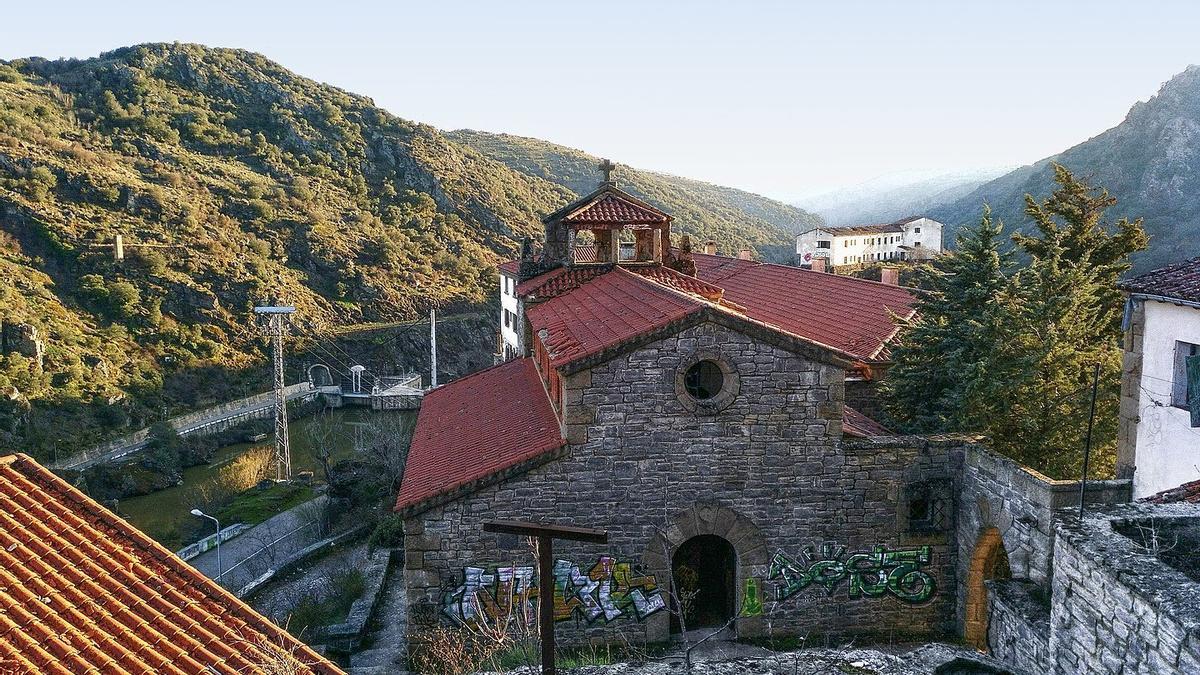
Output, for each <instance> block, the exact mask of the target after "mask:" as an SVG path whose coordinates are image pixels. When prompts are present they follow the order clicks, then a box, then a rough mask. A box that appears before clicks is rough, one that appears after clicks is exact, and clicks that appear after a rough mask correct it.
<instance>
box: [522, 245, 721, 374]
mask: <svg viewBox="0 0 1200 675" xmlns="http://www.w3.org/2000/svg"><path fill="white" fill-rule="evenodd" d="M704 306H705V304H704V303H703V301H701V300H700V299H699V298H693V297H690V296H687V295H684V294H682V293H677V292H674V291H671V290H668V289H667V288H664V287H662V286H660V285H658V284H655V283H652V282H649V281H646V280H645V279H642V278H641V277H639V276H638V275H636V274H634V273H632V272H630V271H628V270H626V269H623V268H620V267H615V268H613V269H612V270H611V271H609V272H608V273H606V274H602V275H600V276H598V277H596V278H595V279H592V280H591V281H588V282H587V283H584V284H581V285H580V286H579V287H578V288H576V289H574V290H572V291H571V292H569V293H564V294H562V295H559V296H556V297H554V298H552V299H550V300H547V301H546V302H541V303H537V304H534V305H530V306H528V307H527V308H526V310H525V315H526V316H527V317H528V318H529V325H530V327H531V328H532V329H533V333H534V334H535V335H536V336H538V338H539V339H540V340H541V342H542V345H543V346H544V347H545V348H546V351H547V352H548V353H549V355H550V364H551V365H552V366H553V367H555V368H557V367H559V366H562V365H564V364H567V363H570V362H572V361H575V360H577V359H581V358H584V357H586V356H591V355H593V354H597V353H599V352H601V351H604V350H605V349H608V348H610V347H615V346H617V345H619V344H621V343H623V342H625V341H627V340H630V339H632V338H635V337H637V336H639V335H642V334H643V333H646V332H648V331H651V330H654V329H656V328H661V327H663V326H666V325H667V324H669V323H671V322H672V321H678V320H680V319H683V318H684V317H686V316H688V315H689V314H691V313H693V312H695V311H698V310H700V309H702V308H704ZM543 331H545V332H544V333H543Z"/></svg>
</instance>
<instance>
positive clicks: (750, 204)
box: [448, 129, 822, 262]
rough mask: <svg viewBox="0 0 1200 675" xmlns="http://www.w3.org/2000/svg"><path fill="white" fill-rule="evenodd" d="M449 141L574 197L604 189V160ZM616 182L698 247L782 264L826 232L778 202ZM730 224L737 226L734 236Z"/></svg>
mask: <svg viewBox="0 0 1200 675" xmlns="http://www.w3.org/2000/svg"><path fill="white" fill-rule="evenodd" d="M448 135H449V137H450V138H451V139H453V140H455V141H458V142H460V143H462V144H463V145H466V146H469V147H471V148H474V149H475V150H477V151H479V152H480V153H481V154H483V155H484V156H486V157H490V158H492V159H496V160H499V161H501V162H503V163H504V164H505V165H506V166H508V167H509V168H510V169H512V170H514V171H518V172H520V173H522V174H524V175H526V176H530V177H533V178H537V179H542V180H547V181H550V182H552V183H555V184H557V185H560V186H562V187H564V188H566V189H568V190H570V191H571V192H572V193H574V194H578V195H585V194H587V193H589V192H591V191H592V190H594V189H596V176H597V171H596V166H597V164H598V163H599V162H600V158H599V157H595V156H592V155H589V154H587V153H585V152H583V151H581V150H576V149H574V148H568V147H565V146H561V145H555V144H554V143H548V142H546V141H542V140H538V139H536V138H525V137H522V136H512V135H509V134H495V133H488V132H484V131H474V130H468V129H461V130H458V131H452V132H450V133H449V134H448ZM614 177H615V178H616V179H617V180H618V182H619V183H620V186H621V188H622V189H624V190H628V191H629V192H630V193H632V194H634V195H636V196H638V197H640V198H642V199H645V200H647V201H650V202H651V203H653V204H656V205H658V206H660V207H662V208H663V209H664V210H666V211H667V212H668V213H670V214H672V215H674V216H675V226H676V229H677V230H678V231H681V232H685V233H687V234H690V235H692V237H693V239H695V240H696V244H697V245H699V243H700V242H703V241H706V240H708V239H715V240H717V242H718V244H719V245H720V246H721V249H722V251H726V252H734V251H737V250H739V249H742V248H751V249H756V250H758V252H759V254H760V255H763V256H764V257H768V258H771V259H774V260H776V261H778V262H790V261H791V259H792V258H793V257H794V256H795V235H796V234H797V233H799V232H803V231H805V230H808V229H811V228H813V227H816V226H818V225H820V224H822V220H821V219H820V217H818V216H816V215H814V214H812V213H809V212H807V211H804V210H803V209H800V208H797V207H795V206H791V205H788V204H784V203H783V202H779V201H776V200H774V199H768V198H767V197H763V196H760V195H756V194H752V193H749V192H744V191H742V190H736V189H734V188H728V187H722V186H720V185H713V184H711V183H705V182H702V181H698V180H692V179H690V178H680V177H678V176H671V175H667V174H662V173H655V172H652V171H639V170H637V169H633V168H631V167H627V166H621V167H619V168H618V169H617V171H616V173H615V175H614ZM730 223H737V227H736V229H735V228H731V227H730Z"/></svg>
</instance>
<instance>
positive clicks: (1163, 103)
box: [930, 65, 1200, 272]
mask: <svg viewBox="0 0 1200 675" xmlns="http://www.w3.org/2000/svg"><path fill="white" fill-rule="evenodd" d="M1054 163H1059V164H1062V165H1063V166H1065V167H1067V168H1068V169H1070V170H1071V171H1072V172H1074V173H1075V174H1076V175H1078V176H1080V177H1084V178H1086V179H1087V180H1088V182H1089V183H1091V184H1092V185H1096V186H1099V187H1103V188H1105V189H1107V190H1108V191H1109V192H1110V193H1111V194H1112V195H1113V196H1114V197H1116V198H1117V199H1118V202H1117V204H1116V206H1115V207H1113V208H1112V209H1111V210H1110V211H1109V213H1108V218H1109V219H1110V220H1116V219H1119V218H1121V217H1129V218H1138V217H1143V218H1144V219H1145V222H1144V226H1145V228H1146V232H1147V233H1148V234H1149V235H1150V248H1149V249H1148V250H1147V251H1144V252H1141V253H1138V254H1135V255H1134V257H1133V261H1134V271H1135V272H1139V271H1145V270H1148V269H1151V268H1154V267H1159V266H1162V265H1165V264H1168V263H1170V262H1172V261H1175V260H1180V259H1183V258H1187V257H1192V256H1194V255H1196V254H1197V253H1200V244H1198V243H1196V242H1197V238H1198V237H1200V196H1198V195H1200V66H1197V65H1189V66H1188V67H1187V68H1186V69H1185V70H1184V71H1182V72H1180V73H1178V74H1176V75H1175V76H1173V77H1172V78H1171V79H1169V80H1168V81H1167V82H1165V83H1163V85H1162V86H1161V87H1160V88H1159V90H1158V92H1157V93H1156V94H1155V95H1154V96H1153V97H1151V98H1150V99H1149V100H1147V101H1138V102H1136V103H1134V104H1133V105H1132V106H1131V107H1130V109H1129V112H1128V113H1126V115H1125V118H1124V119H1123V120H1122V121H1121V122H1120V123H1119V124H1117V125H1116V126H1114V127H1112V128H1110V129H1107V130H1105V131H1103V132H1101V133H1099V134H1096V135H1094V136H1092V137H1091V138H1088V139H1087V140H1085V141H1082V142H1080V143H1077V144H1076V145H1073V146H1071V147H1070V148H1067V149H1066V150H1063V151H1062V152H1060V153H1058V154H1056V155H1052V156H1050V157H1046V158H1043V159H1040V160H1038V161H1036V162H1033V163H1032V164H1029V165H1027V166H1023V167H1020V168H1018V169H1015V170H1013V171H1012V172H1010V173H1007V174H1005V175H1003V176H1001V177H999V178H996V179H994V180H992V181H989V182H987V183H985V184H983V185H981V186H979V187H978V188H976V189H975V190H974V191H972V192H971V193H969V194H967V195H965V196H963V197H961V198H959V199H957V200H955V201H954V202H952V203H950V204H947V205H945V206H942V207H938V208H935V209H933V210H932V212H931V213H930V215H931V216H932V217H934V218H937V219H938V220H941V221H942V222H945V223H947V224H948V225H950V226H951V227H950V228H948V233H947V234H948V238H947V241H951V240H952V236H953V235H952V232H953V230H954V229H956V228H958V227H961V226H963V225H965V224H969V223H972V222H975V221H977V220H978V218H979V215H980V212H981V209H982V206H983V204H984V203H987V204H989V205H990V206H991V207H992V215H993V217H997V218H1000V219H1001V220H1003V221H1004V223H1005V225H1006V229H1007V231H1008V232H1013V231H1021V230H1023V229H1024V228H1025V227H1027V226H1028V222H1027V219H1026V218H1025V215H1024V196H1025V194H1030V195H1032V196H1033V197H1034V198H1035V199H1039V200H1040V199H1044V198H1045V197H1047V196H1048V195H1049V193H1050V192H1051V191H1052V190H1053V181H1052V178H1051V176H1052V164H1054Z"/></svg>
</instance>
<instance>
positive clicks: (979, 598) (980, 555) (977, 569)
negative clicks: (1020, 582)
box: [963, 527, 1012, 651]
mask: <svg viewBox="0 0 1200 675" xmlns="http://www.w3.org/2000/svg"><path fill="white" fill-rule="evenodd" d="M1011 576H1012V571H1011V570H1010V569H1009V565H1008V551H1007V550H1006V549H1005V548H1004V537H1003V536H1001V534H1000V529H999V528H996V527H989V528H986V529H985V530H984V531H983V532H981V533H980V535H979V540H978V541H977V542H976V543H975V552H974V553H972V554H971V563H970V565H969V566H968V567H967V599H966V604H965V619H964V621H963V638H964V639H965V640H966V642H967V644H969V645H971V646H972V647H974V648H976V649H978V650H979V651H987V634H988V599H987V585H986V584H985V583H984V582H985V581H988V580H989V579H1007V578H1009V577H1011Z"/></svg>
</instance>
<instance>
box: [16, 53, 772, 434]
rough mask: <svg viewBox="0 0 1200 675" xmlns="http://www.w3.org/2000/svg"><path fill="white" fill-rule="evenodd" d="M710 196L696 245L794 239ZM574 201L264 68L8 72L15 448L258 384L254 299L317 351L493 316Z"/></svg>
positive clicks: (225, 64) (696, 218) (248, 58)
mask: <svg viewBox="0 0 1200 675" xmlns="http://www.w3.org/2000/svg"><path fill="white" fill-rule="evenodd" d="M593 175H594V173H593ZM582 179H583V177H582V176H581V177H580V180H582ZM702 185H703V184H696V187H694V188H693V190H694V194H693V196H692V198H691V202H692V203H693V204H694V205H695V209H696V210H695V211H689V212H688V213H680V214H678V215H679V216H680V219H679V225H680V227H679V230H680V231H681V232H688V231H689V230H690V231H693V232H696V233H698V234H702V236H706V237H707V236H714V237H716V238H718V239H719V240H721V241H723V242H724V244H725V245H726V246H734V245H741V244H743V243H746V242H754V241H759V240H770V239H769V236H774V237H775V240H778V239H779V238H780V237H782V235H780V234H779V233H778V230H776V231H774V232H772V231H770V230H769V229H767V227H766V226H765V225H761V224H760V223H761V222H762V218H761V216H760V215H759V214H758V213H757V212H755V211H754V210H755V209H760V208H764V207H761V206H760V205H758V204H757V203H756V202H754V200H752V199H748V200H747V202H746V205H745V208H746V209H747V212H743V211H738V210H736V209H734V208H733V207H732V206H731V207H729V208H725V209H723V210H721V211H720V218H719V219H718V218H717V217H715V216H713V215H712V214H709V213H708V212H707V210H706V207H705V206H704V204H706V203H709V201H711V199H710V198H709V197H708V196H706V195H707V194H708V193H709V192H712V193H714V194H724V193H722V192H721V190H722V189H720V188H715V187H713V186H704V187H703V188H702V187H701V186H702ZM681 190H682V188H681ZM671 194H672V196H678V197H679V198H680V199H681V200H683V201H686V200H687V199H688V196H687V195H686V194H685V193H684V192H672V193H671ZM574 196H575V191H574V190H571V189H568V188H567V187H564V185H562V184H560V183H558V182H555V181H552V180H546V179H545V178H542V177H539V176H536V175H532V174H530V173H527V172H523V171H514V170H513V169H511V168H509V166H508V165H506V163H504V162H501V161H498V160H497V159H493V158H491V157H488V156H486V155H485V154H482V153H480V152H479V151H477V150H476V149H474V148H472V147H470V146H469V145H467V144H464V143H461V142H458V141H455V140H454V139H453V138H451V137H449V136H447V135H446V134H444V133H442V132H440V131H439V130H437V129H434V128H432V127H430V126H427V125H422V124H417V123H413V122H409V121H406V120H403V119H400V118H398V117H395V116H394V115H391V114H389V113H388V112H386V111H384V110H381V109H379V108H377V107H376V106H374V105H373V103H372V102H371V100H370V99H368V98H366V97H363V96H358V95H355V94H351V93H348V92H345V91H342V90H340V89H337V88H335V87H332V86H329V85H325V84H321V83H318V82H314V81H312V80H308V79H305V78H303V77H300V76H297V75H295V74H293V73H291V72H289V71H287V70H286V69H284V68H283V67H281V66H280V65H278V64H276V63H273V62H271V61H269V60H268V59H266V58H264V57H263V56H261V55H258V54H254V53H250V52H246V51H241V50H231V49H210V48H206V47H202V46H198V45H180V44H148V45H141V46H135V47H128V48H123V49H118V50H115V51H112V52H108V53H106V54H103V55H101V56H100V57H98V58H93V59H86V60H63V61H47V60H44V59H39V58H30V59H20V60H15V61H11V62H0V321H3V324H4V328H3V330H0V336H2V337H3V344H2V346H3V349H2V350H0V352H3V353H0V451H3V450H12V449H15V448H22V449H24V450H25V451H27V452H32V453H34V454H38V455H40V456H43V457H45V456H46V455H47V454H49V453H50V452H52V451H53V450H54V449H55V448H57V449H58V451H61V452H70V451H72V450H73V449H74V447H75V446H80V445H86V444H89V443H91V442H93V441H94V440H97V439H98V438H99V437H101V436H105V435H113V434H115V433H117V432H119V431H120V430H122V429H126V428H130V427H133V428H137V427H139V426H144V425H145V424H147V423H149V422H152V421H154V420H156V419H158V418H159V417H161V415H162V414H164V413H170V412H175V411H180V410H183V409H187V408H191V407H194V406H197V405H201V404H203V403H208V402H214V401H220V400H223V399H225V398H229V397H232V396H234V395H237V394H240V393H248V391H250V390H253V389H257V388H261V386H262V385H261V382H262V380H261V379H256V380H255V381H254V382H250V383H248V381H247V379H246V378H245V377H240V376H239V375H241V374H244V373H246V372H249V371H251V370H254V369H257V368H260V367H261V365H262V363H263V359H262V343H261V340H260V339H259V337H258V335H257V330H256V328H255V326H254V323H253V321H252V320H251V308H252V307H253V305H254V304H256V303H261V302H264V301H276V300H278V301H287V302H290V303H293V304H295V305H296V306H297V307H298V308H299V311H298V313H297V332H298V333H299V335H300V336H301V338H302V340H303V339H304V338H311V337H312V336H315V335H323V334H325V333H326V332H327V331H328V330H329V329H330V328H331V327H333V326H335V325H346V324H356V323H364V322H387V321H396V320H404V319H409V318H412V317H415V316H417V315H419V314H420V313H421V312H423V311H424V310H425V309H426V308H427V307H429V306H431V305H437V306H441V307H446V308H450V309H452V308H454V307H455V306H467V305H476V304H478V303H481V302H484V301H486V300H489V299H490V298H491V296H492V293H493V288H494V284H495V280H494V268H495V265H496V263H497V262H498V261H499V260H501V259H503V258H505V257H509V256H512V255H515V254H516V252H517V251H518V248H519V242H520V240H521V238H522V237H524V236H531V235H532V236H537V235H538V234H539V233H540V223H539V219H540V216H541V215H542V214H544V213H547V212H549V211H552V210H554V209H556V208H558V207H559V206H562V205H563V204H565V203H567V202H568V201H569V200H570V199H572V198H573V197H574ZM649 196H650V198H651V199H654V198H655V196H654V195H649ZM723 199H726V201H724V202H721V203H722V204H728V203H731V202H730V201H729V200H732V199H734V197H728V196H726V197H723ZM706 200H707V201H706ZM663 205H664V206H666V207H668V208H672V207H673V206H674V204H666V203H664V204H663ZM785 211H787V210H786V209H785ZM787 212H790V211H787ZM118 234H119V235H122V236H123V238H124V242H125V251H126V257H125V259H124V260H120V261H118V260H116V259H115V256H114V252H113V242H114V241H115V237H116V236H117V235H118ZM146 244H152V245H154V246H152V247H151V246H145V245H146Z"/></svg>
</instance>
